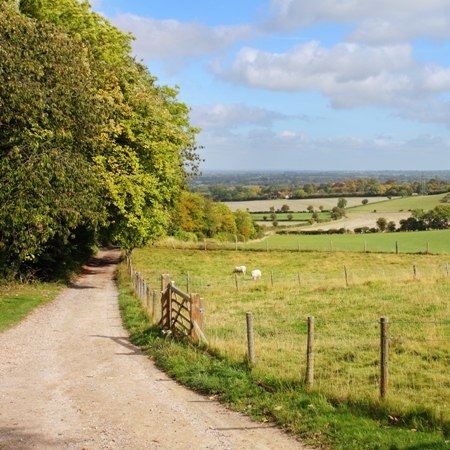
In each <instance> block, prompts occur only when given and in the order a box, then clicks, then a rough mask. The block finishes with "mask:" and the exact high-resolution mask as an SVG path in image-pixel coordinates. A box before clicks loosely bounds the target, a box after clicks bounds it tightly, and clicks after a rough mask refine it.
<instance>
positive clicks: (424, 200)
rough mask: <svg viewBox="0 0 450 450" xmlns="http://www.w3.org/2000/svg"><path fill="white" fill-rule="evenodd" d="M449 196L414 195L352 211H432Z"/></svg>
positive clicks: (358, 207) (352, 209) (359, 207)
mask: <svg viewBox="0 0 450 450" xmlns="http://www.w3.org/2000/svg"><path fill="white" fill-rule="evenodd" d="M446 195H447V194H435V195H413V196H411V197H401V198H395V199H392V200H385V201H381V202H377V203H372V204H367V205H361V206H353V207H351V208H348V209H350V211H374V210H376V211H377V212H380V213H381V212H384V211H386V212H392V211H409V210H413V209H423V210H430V209H433V208H434V207H435V206H438V205H440V204H442V203H441V200H442V199H443V198H444V197H445V196H446Z"/></svg>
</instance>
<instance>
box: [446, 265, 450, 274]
mask: <svg viewBox="0 0 450 450" xmlns="http://www.w3.org/2000/svg"><path fill="white" fill-rule="evenodd" d="M445 270H446V271H447V276H448V277H449V276H450V272H449V270H448V263H445Z"/></svg>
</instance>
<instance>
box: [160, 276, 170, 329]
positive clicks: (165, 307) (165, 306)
mask: <svg viewBox="0 0 450 450" xmlns="http://www.w3.org/2000/svg"><path fill="white" fill-rule="evenodd" d="M171 297H172V294H171V292H170V276H169V275H168V274H167V273H165V274H163V275H161V328H163V329H170V325H171V324H170V322H171V317H170V315H171V314H170V313H171V310H172V305H171V304H170V303H171Z"/></svg>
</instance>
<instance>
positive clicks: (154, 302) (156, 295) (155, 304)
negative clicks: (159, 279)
mask: <svg viewBox="0 0 450 450" xmlns="http://www.w3.org/2000/svg"><path fill="white" fill-rule="evenodd" d="M157 304H158V294H157V292H156V289H153V294H152V317H153V322H156V306H157Z"/></svg>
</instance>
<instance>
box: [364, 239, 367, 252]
mask: <svg viewBox="0 0 450 450" xmlns="http://www.w3.org/2000/svg"><path fill="white" fill-rule="evenodd" d="M364 253H367V241H366V240H365V239H364Z"/></svg>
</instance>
